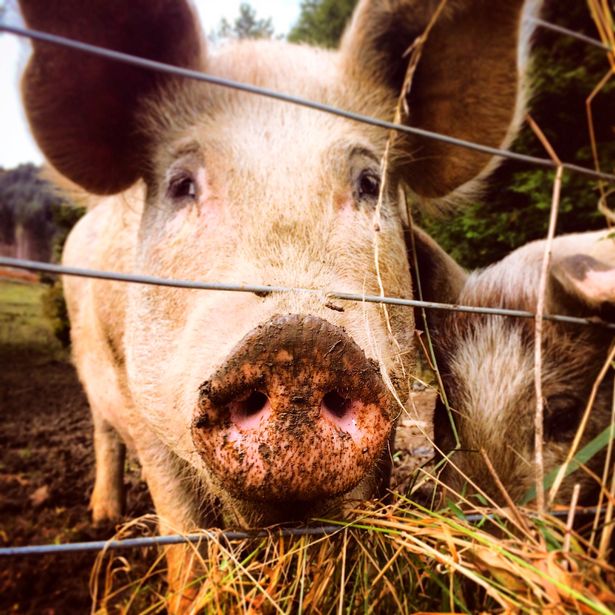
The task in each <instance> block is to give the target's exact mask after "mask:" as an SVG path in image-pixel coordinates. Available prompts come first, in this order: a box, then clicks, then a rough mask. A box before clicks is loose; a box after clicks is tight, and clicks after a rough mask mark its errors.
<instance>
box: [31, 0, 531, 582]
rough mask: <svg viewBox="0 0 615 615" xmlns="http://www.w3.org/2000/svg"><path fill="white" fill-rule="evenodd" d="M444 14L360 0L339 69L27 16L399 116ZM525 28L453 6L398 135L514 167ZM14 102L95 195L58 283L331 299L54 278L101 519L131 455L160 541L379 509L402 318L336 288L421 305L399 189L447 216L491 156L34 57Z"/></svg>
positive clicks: (400, 381) (322, 55)
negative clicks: (498, 151) (507, 159)
mask: <svg viewBox="0 0 615 615" xmlns="http://www.w3.org/2000/svg"><path fill="white" fill-rule="evenodd" d="M438 4H439V3H438V2H435V1H421V2H419V1H418V0H395V1H394V2H391V1H389V0H362V1H361V2H360V3H359V5H358V7H357V9H356V12H355V14H354V17H353V19H352V22H351V23H350V25H349V27H348V29H347V32H346V33H345V36H344V38H343V41H342V43H341V45H340V49H339V50H336V51H327V50H319V49H314V48H310V47H307V46H296V45H291V44H288V43H286V42H282V41H263V40H260V41H240V42H236V43H230V44H228V45H226V46H224V47H223V48H221V49H219V50H217V51H215V52H211V51H208V50H207V49H206V46H205V43H204V41H203V38H202V36H201V32H200V29H199V25H198V23H197V21H196V20H195V18H194V15H193V11H192V9H191V7H190V5H189V4H188V3H187V2H185V1H184V0H133V1H131V2H128V3H127V2H120V0H111V1H110V0H104V1H102V0H92V1H90V2H88V3H82V2H76V1H75V0H63V1H58V2H54V3H43V2H38V1H37V0H22V1H21V8H22V12H23V15H24V18H25V21H26V23H27V24H28V25H29V26H31V27H32V28H34V29H38V30H43V31H48V32H52V33H56V34H60V35H64V36H68V37H73V38H76V39H79V40H83V41H85V42H89V43H94V44H97V45H100V46H103V47H108V48H113V49H117V50H120V51H123V52H126V53H131V54H134V55H137V56H142V57H146V58H150V59H153V60H156V61H159V62H164V63H167V64H172V65H176V66H179V67H182V68H187V69H194V70H202V71H205V72H207V73H210V74H212V75H215V76H218V77H224V78H227V79H232V80H236V81H241V82H246V83H250V84H254V85H257V86H263V87H267V88H271V89H274V90H279V91H284V92H287V93H291V94H294V95H296V96H303V97H306V98H309V99H313V100H317V101H319V102H322V103H329V104H333V105H336V106H338V107H341V108H344V109H348V110H351V111H354V112H357V113H363V114H366V115H370V116H374V117H377V118H380V119H383V120H394V119H395V117H396V108H397V106H398V98H399V95H400V91H401V89H402V86H403V84H404V79H405V73H406V69H407V64H408V55H407V54H406V50H408V48H409V47H410V46H411V45H412V43H413V42H414V41H415V40H416V39H417V37H418V36H419V35H421V34H422V33H423V32H424V31H425V29H426V27H427V26H428V25H429V23H430V21H431V19H432V16H433V15H434V12H435V10H436V8H437V6H438ZM527 10H528V9H527V8H526V7H525V5H524V3H523V2H521V1H518V0H517V1H510V2H506V3H483V2H475V1H471V0H455V1H453V0H451V1H450V2H448V4H447V5H446V7H444V9H443V12H442V13H441V14H440V17H439V19H438V20H437V22H436V23H435V25H434V27H433V28H432V29H431V31H430V34H429V37H428V38H427V41H426V43H425V44H424V46H423V48H422V53H421V57H420V60H419V63H418V66H417V69H416V73H415V74H414V78H413V81H412V87H411V89H410V91H409V92H407V93H405V95H404V97H405V103H406V105H405V106H406V107H407V109H408V110H409V112H408V116H407V117H404V121H405V122H406V123H407V124H408V125H412V126H415V127H418V128H423V129H427V130H432V131H436V132H440V133H444V134H450V135H453V136H456V137H459V138H463V139H466V140H471V141H475V142H478V143H481V144H485V145H489V146H495V147H506V146H507V144H508V143H510V141H511V139H512V138H513V136H514V134H515V131H516V130H517V126H518V124H519V118H520V117H521V116H522V109H523V99H524V95H523V91H524V88H523V70H522V67H521V64H522V61H521V60H520V58H522V57H523V56H524V51H523V40H524V37H523V35H522V32H521V22H522V14H523V13H524V11H527ZM22 91H23V100H24V106H25V109H26V113H27V116H28V119H29V122H30V126H31V129H32V132H33V134H34V136H35V138H36V140H37V142H38V144H39V145H40V147H41V149H42V150H43V152H44V154H45V155H46V158H47V160H48V162H49V164H50V165H51V166H52V167H53V168H54V169H55V170H56V172H57V173H59V174H60V175H61V176H62V177H64V178H66V180H67V181H69V182H71V183H72V184H74V185H76V186H78V187H80V189H82V190H84V191H86V192H87V193H89V194H93V195H99V198H98V200H97V205H96V206H95V207H93V208H92V209H91V211H90V212H89V213H88V214H87V215H86V216H85V217H84V218H83V219H82V220H81V221H80V222H79V223H78V224H77V226H76V227H75V229H74V230H73V231H72V233H71V235H70V238H69V239H68V242H67V244H66V248H65V251H64V256H63V262H64V263H65V264H66V265H73V266H79V267H90V268H94V269H103V270H110V271H115V272H120V273H130V272H137V273H140V274H148V275H154V276H161V277H164V278H181V279H187V280H201V281H224V282H228V283H237V284H263V285H276V286H286V287H291V288H311V289H316V290H318V292H316V293H312V294H308V293H302V292H299V291H295V292H287V293H283V292H268V293H253V294H250V293H230V292H203V291H195V290H185V289H177V288H168V287H157V286H145V285H139V284H123V283H116V282H103V281H96V280H91V279H89V280H88V279H77V278H68V277H67V278H65V280H64V284H65V292H66V298H67V302H68V308H69V313H70V320H71V323H72V344H73V355H74V362H75V364H76V366H77V369H78V373H79V376H80V379H81V381H82V382H83V385H84V387H85V390H86V393H87V396H88V399H89V402H90V405H91V410H92V416H93V423H94V446H95V456H96V477H95V484H94V490H93V493H92V496H91V508H92V514H93V519H94V521H95V522H96V523H101V522H105V521H108V520H114V519H117V518H119V517H120V515H121V513H122V508H123V500H124V493H123V482H122V470H123V464H124V455H125V447H126V445H128V446H129V447H131V448H132V449H133V450H134V451H135V452H136V454H137V456H138V459H139V461H140V463H141V465H142V468H143V474H144V477H145V480H146V481H147V485H148V488H149V491H150V492H151V495H152V498H153V502H154V505H155V508H156V511H157V514H158V516H159V519H160V531H161V532H162V533H169V532H175V531H182V532H187V531H190V530H192V529H193V528H197V527H209V526H213V525H219V526H243V527H252V526H256V525H262V524H270V523H276V522H281V521H297V520H302V519H307V518H309V517H311V516H314V515H325V514H337V513H340V512H342V513H343V510H344V507H345V506H346V505H347V503H348V502H349V501H351V500H353V499H357V498H365V497H371V496H374V495H378V494H380V493H382V491H383V489H384V488H385V487H386V484H387V476H388V473H389V471H390V463H391V462H390V455H391V451H390V448H391V446H392V442H393V437H394V427H395V417H396V416H397V415H398V414H399V412H401V411H402V410H403V408H404V406H405V404H406V402H407V399H408V391H409V384H408V383H409V380H410V377H411V373H412V368H413V361H414V350H413V341H412V340H413V330H414V321H413V314H412V312H411V310H409V309H407V308H403V307H396V306H389V307H387V308H386V309H384V308H383V307H381V306H379V305H375V304H367V303H360V302H358V303H349V302H348V303H342V302H341V301H337V300H335V301H333V300H330V299H329V298H328V292H329V291H332V290H337V291H345V292H352V293H359V294H362V293H366V294H379V293H381V292H383V293H385V294H386V295H391V296H396V297H402V298H411V297H412V294H413V290H412V281H411V274H410V268H409V264H408V255H407V252H406V241H405V232H406V226H407V225H406V220H407V217H406V211H405V199H404V198H401V196H400V195H401V194H402V190H404V191H406V192H407V193H408V194H412V195H413V198H415V199H418V200H420V201H421V202H423V203H425V204H426V205H428V204H429V203H435V204H437V203H442V202H450V201H451V200H453V199H454V198H455V195H467V194H469V193H471V192H472V191H473V190H474V189H475V188H476V186H477V185H478V182H479V181H480V179H481V178H482V177H484V176H485V175H486V174H487V173H488V172H489V170H490V169H492V168H493V167H494V165H495V163H496V162H495V161H494V160H493V159H492V157H491V156H490V155H487V154H485V153H481V152H477V151H470V150H466V149H462V148H459V147H454V146H451V145H447V144H444V143H442V142H439V141H434V140H427V139H425V138H419V137H417V136H413V135H408V134H404V135H401V134H399V135H396V136H395V138H394V139H392V141H391V142H390V143H391V147H390V148H387V141H388V139H389V134H388V133H387V131H384V130H382V129H380V128H378V127H374V126H369V125H366V124H362V123H358V122H354V121H351V120H348V119H341V118H338V117H334V116H331V115H325V114H323V113H319V112H317V111H315V110H310V109H306V108H303V107H300V106H293V105H289V104H283V103H281V102H279V101H275V100H270V99H267V98H263V97H259V96H254V95H250V94H247V93H244V92H238V91H236V90H232V89H225V88H221V87H217V86H214V85H210V84H204V83H200V82H195V81H191V80H188V79H185V78H180V77H176V76H171V75H169V74H163V73H159V72H154V71H148V70H144V69H142V68H136V67H132V66H128V65H125V64H121V63H117V62H113V61H109V60H107V59H101V58H98V57H95V56H93V55H88V54H82V53H77V52H75V51H72V50H69V49H66V48H64V47H61V46H57V45H51V44H49V43H45V42H38V41H34V42H33V55H32V57H31V59H30V62H29V64H28V66H27V68H26V71H25V74H24V77H23V81H22ZM391 138H392V137H391ZM385 149H388V150H389V151H390V155H389V157H388V159H387V164H386V165H384V164H382V160H383V156H384V153H385ZM384 170H386V173H384ZM375 246H377V247H378V251H377V254H378V257H377V258H378V263H377V266H376V262H375V250H374V248H375ZM173 553H177V550H170V551H169V569H170V573H169V574H170V580H171V584H172V586H177V585H178V583H179V582H178V581H177V579H178V578H179V576H178V575H179V573H178V570H179V569H180V564H181V556H177V555H172V554H173ZM173 579H175V581H174V580H173Z"/></svg>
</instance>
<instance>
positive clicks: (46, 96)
mask: <svg viewBox="0 0 615 615" xmlns="http://www.w3.org/2000/svg"><path fill="white" fill-rule="evenodd" d="M20 5H21V9H22V12H23V15H24V18H25V21H26V23H27V24H28V26H29V27H31V28H33V29H36V30H42V31H45V32H51V33H53V34H58V35H61V36H66V37H69V38H73V39H76V40H79V41H84V42H86V43H91V44H94V45H98V46H100V47H106V48H108V49H115V50H117V51H122V52H124V53H129V54H133V55H137V56H142V57H145V58H149V59H152V60H156V61H158V62H165V63H168V64H174V65H176V66H181V67H187V68H198V67H199V66H200V64H201V61H202V57H203V51H204V50H203V47H202V43H201V40H202V38H201V34H200V30H199V28H198V25H197V22H196V21H195V19H194V17H193V15H192V11H191V9H190V6H189V5H188V3H187V2H185V1H183V0H130V2H125V1H124V0H89V1H88V2H83V1H82V0H64V1H57V2H41V1H40V0H21V2H20ZM33 51H34V52H33V55H32V58H31V59H30V62H29V64H28V66H27V69H26V71H25V74H24V77H23V81H22V95H23V100H24V106H25V108H26V113H27V116H28V120H29V122H30V125H31V127H32V132H33V134H34V137H35V138H36V141H37V142H38V144H39V146H40V148H41V149H42V150H43V152H44V154H45V156H46V157H47V159H48V160H49V162H51V164H52V165H53V166H54V167H55V168H56V169H57V170H58V171H59V172H60V173H62V174H63V175H65V176H66V177H68V178H69V179H70V180H71V181H73V182H75V183H77V184H78V185H80V186H82V187H83V188H85V189H86V190H89V191H91V192H94V193H99V194H111V193H115V192H119V191H121V190H122V189H124V188H126V187H128V186H129V185H130V184H132V183H133V182H134V181H136V180H137V179H138V178H139V177H140V175H141V173H142V166H141V160H142V158H143V157H144V150H145V149H146V147H147V139H146V137H145V135H143V134H142V133H139V131H138V130H137V121H136V119H137V118H136V116H137V113H138V110H139V107H140V101H142V100H143V99H144V98H146V97H147V96H148V95H150V94H152V92H154V91H155V90H156V89H157V88H158V87H159V86H160V84H161V83H162V82H163V80H164V79H168V77H165V76H163V75H162V74H161V73H156V72H153V71H148V70H144V69H141V68H136V67H134V66H129V65H126V64H121V63H119V62H115V61H112V60H107V59H104V58H99V57H96V56H93V55H90V54H86V53H80V52H77V51H73V50H70V49H67V48H65V47H61V46H58V45H51V44H49V43H43V42H38V41H35V42H34V43H33Z"/></svg>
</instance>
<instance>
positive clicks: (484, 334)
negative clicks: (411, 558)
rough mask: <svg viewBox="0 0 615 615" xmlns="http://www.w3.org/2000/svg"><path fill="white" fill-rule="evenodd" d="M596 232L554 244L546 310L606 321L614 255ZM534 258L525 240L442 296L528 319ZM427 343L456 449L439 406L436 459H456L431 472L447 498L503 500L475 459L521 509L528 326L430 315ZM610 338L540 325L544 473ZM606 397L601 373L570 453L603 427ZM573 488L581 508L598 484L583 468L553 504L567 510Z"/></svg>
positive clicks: (571, 427) (532, 307)
mask: <svg viewBox="0 0 615 615" xmlns="http://www.w3.org/2000/svg"><path fill="white" fill-rule="evenodd" d="M604 235H605V233H604V232H602V233H587V234H581V235H570V236H564V237H561V238H558V239H557V240H556V241H555V243H554V247H553V263H552V266H551V270H550V273H549V286H548V292H547V296H546V304H545V312H546V313H550V314H570V315H575V316H595V315H598V314H602V315H605V314H606V312H604V307H603V305H602V304H603V303H605V304H608V303H609V302H612V297H613V281H614V280H613V272H614V271H615V270H613V269H610V266H612V265H613V264H615V262H612V261H613V254H615V252H613V248H612V241H611V240H607V239H604ZM543 250H544V244H543V243H542V242H536V243H534V244H529V245H528V246H525V247H524V248H521V249H519V250H517V251H516V252H514V253H513V254H511V255H510V256H509V257H507V258H506V259H504V260H503V261H501V262H500V263H497V264H496V265H493V266H492V267H490V268H488V269H486V270H485V271H482V272H477V273H474V274H471V275H470V276H469V277H468V279H467V281H466V282H465V285H464V287H463V289H462V290H461V291H460V292H459V293H458V294H457V297H456V298H455V299H453V300H454V301H457V302H459V303H461V304H465V305H475V306H483V307H487V306H501V307H505V308H510V309H520V310H525V311H536V305H537V292H538V286H539V276H540V267H541V262H542V256H543ZM592 254H594V255H595V256H598V257H599V258H601V259H604V262H603V261H599V260H597V259H596V258H594V256H591V255H592ZM596 273H597V274H598V275H599V276H603V277H602V278H599V279H600V284H599V285H598V286H596V285H595V284H594V286H592V279H593V278H592V276H593V275H594V274H596ZM602 291H604V292H606V294H604V296H603V297H602V298H600V299H598V292H602ZM601 310H602V311H601ZM434 336H435V340H436V341H435V345H436V348H437V354H438V358H439V362H438V365H439V367H440V369H441V372H442V375H443V384H444V390H445V392H446V397H447V401H448V403H449V405H450V408H451V415H452V418H453V420H454V423H455V428H456V432H457V436H458V441H457V439H456V437H455V435H454V431H453V429H452V428H451V421H450V418H449V414H448V412H447V410H446V408H445V407H444V404H443V402H442V401H439V403H438V407H437V409H436V417H435V433H436V444H437V445H438V447H439V448H440V449H441V450H442V452H443V453H449V452H451V451H455V452H453V453H452V454H451V456H450V462H449V463H447V464H446V465H445V467H444V470H443V472H442V474H441V478H442V480H443V482H444V483H445V484H446V485H447V486H448V487H449V488H451V490H453V491H454V492H456V493H465V494H466V495H470V494H473V493H476V492H481V491H482V492H484V493H487V494H488V496H489V497H491V498H493V499H494V500H496V501H498V502H503V503H505V500H504V498H503V496H502V493H501V489H500V488H499V487H498V485H497V483H496V480H495V479H494V477H493V473H492V472H491V471H490V470H489V468H488V465H487V463H486V462H485V459H484V455H483V453H484V454H485V455H487V457H489V460H490V461H491V463H492V464H493V468H494V470H495V473H496V474H497V476H498V478H499V480H500V481H501V483H502V485H503V486H504V488H505V489H506V491H507V492H508V494H509V495H510V497H511V498H512V499H513V501H523V500H524V498H525V497H526V496H528V495H529V494H530V492H531V489H532V488H533V487H534V485H535V469H534V416H535V412H536V396H535V376H534V348H535V346H534V344H535V332H534V322H533V321H532V320H527V319H513V318H509V317H503V316H485V315H475V314H452V313H451V314H446V315H444V316H442V317H436V318H435V321H434ZM611 338H612V336H611V335H610V334H609V332H608V331H606V330H604V329H599V328H597V327H594V328H592V327H581V326H578V325H569V324H562V323H555V322H545V323H544V325H543V340H542V390H543V399H544V426H543V430H544V442H543V454H544V468H545V474H546V475H547V476H548V475H549V474H550V473H551V472H553V471H555V470H556V469H557V468H558V467H559V466H560V465H561V464H562V463H564V462H565V460H566V458H567V455H568V453H569V450H570V446H571V445H572V442H573V439H574V437H575V435H576V432H577V429H578V428H579V425H580V423H581V420H582V417H583V414H584V412H585V409H586V406H587V404H588V400H590V397H591V393H592V388H593V386H594V384H595V382H596V380H597V378H598V375H599V373H600V370H601V369H602V367H603V365H604V363H605V361H606V359H607V355H608V350H609V344H610V341H611ZM612 391H613V382H612V377H608V378H606V379H605V380H604V381H603V382H602V383H601V385H600V386H599V387H598V389H597V394H596V398H595V401H594V403H593V405H592V410H591V413H590V415H589V419H588V422H587V426H586V428H585V430H584V435H583V438H582V440H581V447H583V446H584V445H585V444H587V443H588V442H589V441H590V440H591V439H593V438H594V437H595V436H597V435H598V434H599V433H600V432H601V431H602V430H603V429H604V428H605V427H606V426H607V425H608V423H609V420H610V413H611V404H612ZM456 449H457V450H456ZM481 449H482V451H483V453H481ZM603 465H604V456H603V455H597V456H595V457H594V458H593V459H592V460H591V461H590V462H589V463H588V467H589V468H590V469H591V470H593V471H594V472H595V473H597V474H598V475H600V474H601V472H602V469H603ZM577 482H578V483H580V485H581V498H582V500H583V499H584V500H585V501H591V498H592V497H593V496H594V494H595V492H596V489H597V483H596V480H595V479H593V478H592V477H591V476H590V475H589V474H588V473H586V472H582V471H579V472H576V473H574V474H572V475H570V476H569V477H568V478H566V479H565V481H564V482H563V483H562V486H561V488H560V489H559V491H558V494H557V497H558V499H559V500H560V501H562V502H569V501H570V497H571V495H572V489H573V487H574V484H575V483H577Z"/></svg>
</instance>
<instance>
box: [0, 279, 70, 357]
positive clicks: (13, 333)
mask: <svg viewBox="0 0 615 615" xmlns="http://www.w3.org/2000/svg"><path fill="white" fill-rule="evenodd" d="M45 291H46V286H44V285H43V284H25V283H19V282H8V281H0V345H2V346H19V347H32V346H35V347H46V348H47V349H49V350H50V351H51V352H59V351H60V344H59V342H58V340H57V339H56V338H55V336H54V334H53V329H52V327H51V323H50V322H49V320H48V319H47V318H46V317H45V315H44V314H43V308H42V303H41V298H42V296H43V295H44V293H45Z"/></svg>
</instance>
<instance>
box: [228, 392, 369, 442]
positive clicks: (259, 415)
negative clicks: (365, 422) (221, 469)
mask: <svg viewBox="0 0 615 615" xmlns="http://www.w3.org/2000/svg"><path fill="white" fill-rule="evenodd" d="M251 394H252V393H247V394H246V395H245V397H244V398H243V399H240V400H237V401H234V402H231V404H229V408H230V416H231V422H232V423H233V427H231V428H230V431H229V441H231V442H237V441H239V440H241V439H242V438H243V436H244V434H245V432H246V431H250V430H252V429H256V428H257V427H259V426H260V424H261V422H263V421H267V419H268V418H269V417H270V415H271V413H272V411H273V409H272V407H271V402H270V401H269V398H267V401H266V402H265V403H264V405H263V406H262V408H260V410H258V411H257V412H253V413H250V412H246V410H245V407H244V404H243V402H244V401H245V400H247V399H248V397H249V396H250V395H251ZM345 401H346V404H345V407H344V409H343V413H342V414H341V416H340V415H339V414H338V413H335V412H334V411H332V409H331V408H330V407H329V406H328V405H327V404H326V402H325V399H324V398H323V401H322V402H321V404H320V413H321V416H323V417H324V418H326V419H327V420H328V421H329V422H330V423H331V424H332V425H334V426H336V427H338V428H339V429H340V430H341V431H342V432H344V433H347V434H349V435H350V436H351V437H352V439H353V440H354V441H355V443H357V444H358V443H359V442H360V441H361V440H362V438H363V437H364V434H363V433H362V432H361V430H360V429H359V427H358V425H357V413H358V412H360V411H361V410H362V409H363V407H364V405H363V403H361V402H360V401H348V400H345Z"/></svg>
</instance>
